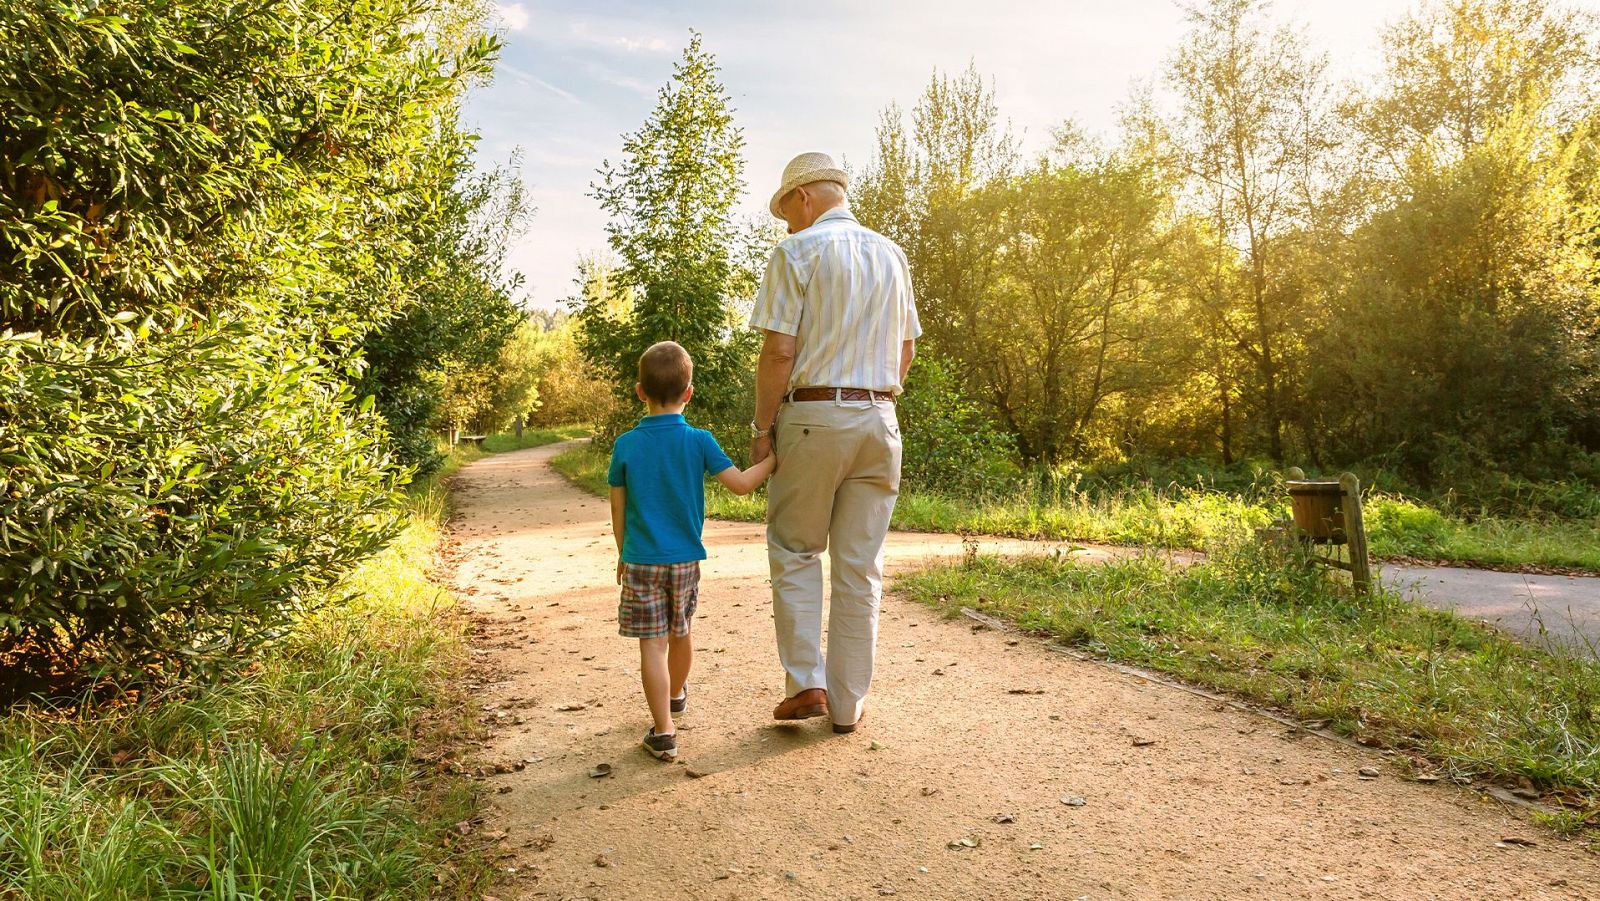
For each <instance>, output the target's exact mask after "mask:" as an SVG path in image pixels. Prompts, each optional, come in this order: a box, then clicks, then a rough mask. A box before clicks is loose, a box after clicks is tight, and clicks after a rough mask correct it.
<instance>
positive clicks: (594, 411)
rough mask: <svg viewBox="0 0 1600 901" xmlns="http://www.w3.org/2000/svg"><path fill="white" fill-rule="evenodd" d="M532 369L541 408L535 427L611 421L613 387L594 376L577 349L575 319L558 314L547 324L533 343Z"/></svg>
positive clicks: (532, 420)
mask: <svg viewBox="0 0 1600 901" xmlns="http://www.w3.org/2000/svg"><path fill="white" fill-rule="evenodd" d="M532 366H533V369H534V371H535V372H536V373H537V375H538V383H537V386H536V388H535V391H536V393H537V395H538V404H537V406H536V407H535V408H534V410H533V416H532V418H531V422H533V423H534V424H535V425H540V426H546V427H549V426H556V425H561V424H563V423H572V422H580V423H586V424H588V425H591V426H595V425H599V424H600V423H603V422H606V421H607V420H608V419H609V418H610V417H611V415H612V411H613V409H614V407H615V404H616V400H615V398H614V396H613V394H612V387H611V385H609V384H607V383H606V382H604V381H602V380H601V379H599V378H598V377H596V376H595V374H594V367H593V366H592V365H591V364H590V363H589V361H588V360H586V359H585V358H584V356H583V353H582V352H581V351H580V350H579V349H578V323H577V321H576V320H575V319H573V318H572V317H570V316H567V315H565V314H558V315H557V316H556V317H554V318H553V319H552V320H551V321H550V322H548V323H546V324H544V326H543V329H542V331H540V332H539V333H538V335H537V336H536V338H535V340H534V346H533V364H532Z"/></svg>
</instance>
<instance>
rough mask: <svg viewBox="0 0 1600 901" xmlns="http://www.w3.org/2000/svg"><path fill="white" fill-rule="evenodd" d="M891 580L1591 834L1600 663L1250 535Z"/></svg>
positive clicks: (1598, 801)
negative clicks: (1514, 792) (1266, 710)
mask: <svg viewBox="0 0 1600 901" xmlns="http://www.w3.org/2000/svg"><path fill="white" fill-rule="evenodd" d="M895 588H896V590H898V591H903V592H905V593H906V594H908V595H909V596H910V597H912V598H914V599H916V600H918V601H921V602H923V603H927V604H930V605H932V606H935V607H937V608H940V609H942V610H945V611H947V612H950V613H954V612H956V611H958V610H959V609H960V608H961V607H972V608H976V609H978V610H982V611H985V612H988V613H992V614H995V615H997V616H1001V617H1004V618H1006V619H1009V620H1011V621H1014V622H1016V623H1017V624H1018V625H1020V626H1022V627H1023V628H1026V629H1031V630H1038V631H1041V632H1045V633H1048V634H1050V635H1053V636H1055V637H1057V638H1058V639H1060V640H1062V641H1064V642H1067V643H1070V644H1073V645H1077V646H1079V647H1083V648H1087V649H1089V650H1090V651H1092V652H1094V653H1096V654H1100V655H1104V656H1105V657H1108V658H1110V659H1113V660H1119V661H1125V662H1129V663H1134V664H1138V665H1140V666H1145V667H1149V668H1152V669H1158V670H1162V671H1165V672H1169V673H1174V674H1176V675H1178V676H1181V677H1182V678H1184V679H1186V680H1188V681H1190V682H1193V683H1197V684H1200V685H1205V686H1209V687H1212V688H1217V689H1222V690H1225V691H1229V692H1234V693H1237V694H1239V695H1243V696H1245V697H1249V698H1252V699H1255V700H1257V701H1261V702H1263V703H1266V704H1270V705H1273V706H1275V707H1279V708H1282V709H1284V710H1287V711H1289V712H1291V713H1293V714H1295V715H1297V716H1300V717H1302V718H1305V719H1317V720H1327V721H1329V724H1330V727H1331V728H1334V729H1336V730H1338V731H1340V732H1342V733H1345V734H1347V735H1351V736H1355V737H1357V738H1358V739H1360V740H1362V741H1363V742H1366V743H1370V744H1376V745H1380V746H1384V747H1389V748H1395V749H1399V750H1402V751H1405V752H1407V753H1408V754H1411V755H1414V756H1415V758H1416V759H1417V761H1418V762H1419V763H1420V764H1421V765H1423V766H1425V767H1428V768H1431V767H1437V768H1439V769H1440V770H1442V771H1445V772H1447V773H1449V774H1452V775H1457V776H1462V777H1470V778H1476V779H1488V780H1495V781H1500V780H1504V781H1511V780H1516V779H1518V778H1526V779H1529V780H1531V781H1532V782H1534V783H1535V784H1536V785H1538V786H1540V787H1542V788H1545V789H1548V790H1549V791H1550V792H1552V793H1553V794H1554V795H1556V796H1558V797H1564V798H1565V799H1566V801H1567V802H1568V803H1569V804H1570V805H1571V807H1572V808H1573V809H1574V810H1575V811H1576V813H1577V814H1578V815H1577V816H1574V817H1572V818H1571V819H1569V821H1568V822H1569V823H1572V824H1578V823H1581V822H1583V820H1584V819H1585V818H1586V817H1588V818H1592V825H1593V826H1594V827H1595V828H1597V829H1600V658H1597V657H1596V656H1594V655H1593V654H1592V653H1582V652H1577V653H1568V652H1565V651H1556V652H1547V651H1544V650H1539V649H1535V648H1530V647H1526V646H1524V645H1522V644H1520V643H1518V642H1516V641H1514V640H1512V639H1510V638H1508V637H1505V636H1503V635H1501V634H1499V633H1498V632H1495V631H1494V630H1492V629H1489V628H1487V627H1483V626H1480V625H1478V624H1475V623H1469V622H1467V621H1465V620H1462V619H1460V618H1458V617H1456V616H1454V615H1452V614H1449V613H1444V612H1439V611H1434V610H1427V609H1423V608H1420V607H1417V606H1414V605H1411V604H1408V603H1406V602H1405V601H1403V600H1402V599H1401V598H1399V597H1398V596H1397V595H1395V594H1392V593H1389V592H1382V591H1380V592H1377V593H1375V594H1372V595H1370V596H1363V595H1355V594H1353V593H1351V592H1350V590H1349V589H1348V587H1347V585H1343V584H1339V583H1337V582H1335V581H1332V580H1330V579H1329V578H1328V575H1327V573H1326V572H1325V571H1324V570H1322V569H1320V568H1316V567H1309V566H1306V565H1304V564H1303V563H1300V562H1298V561H1296V560H1294V559H1293V558H1291V557H1288V556H1285V555H1282V554H1281V553H1279V552H1277V551H1275V550H1273V549H1271V548H1267V547H1262V546H1259V545H1256V544H1254V543H1240V544H1234V545H1230V546H1225V547H1223V548H1220V549H1215V548H1214V549H1212V552H1211V553H1210V554H1209V555H1208V557H1207V559H1206V561H1205V562H1204V563H1201V564H1198V565H1195V566H1192V567H1182V568H1178V567H1171V566H1168V565H1167V564H1166V563H1165V562H1164V561H1163V560H1161V559H1159V558H1156V557H1147V558H1143V559H1132V560H1126V561H1119V562H1113V563H1106V564H1088V563H1079V562H1074V561H1072V560H1071V559H1064V558H1059V557H1037V558H1020V559H1009V560H1007V559H997V558H989V557H978V558H974V559H971V560H968V561H966V562H964V563H956V564H950V565H942V566H936V567H932V568H929V569H926V570H924V571H921V572H918V573H913V574H909V575H906V576H902V577H901V578H900V579H898V580H897V581H896V583H895Z"/></svg>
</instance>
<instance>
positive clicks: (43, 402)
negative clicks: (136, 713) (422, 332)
mask: <svg viewBox="0 0 1600 901" xmlns="http://www.w3.org/2000/svg"><path fill="white" fill-rule="evenodd" d="M467 6H470V4H468V5H465V6H464V5H463V4H460V3H455V2H451V0H421V2H418V0H373V2H369V3H362V4H357V5H355V6H352V5H351V4H348V3H343V2H333V0H296V2H287V0H265V2H260V3H255V4H251V5H249V6H248V7H245V6H240V5H237V4H226V3H210V2H203V0H192V2H191V0H184V2H169V3H160V4H117V5H115V8H114V9H110V8H107V6H106V5H104V4H95V3H87V2H62V3H35V2H24V3H11V4H5V5H3V6H0V123H3V124H0V384H3V385H4V388H3V389H0V459H3V460H4V461H5V465H4V467H0V660H3V661H4V663H5V665H7V666H8V667H9V668H10V672H12V673H13V674H14V676H15V677H14V678H12V679H10V680H8V684H7V688H8V689H10V690H13V691H24V692H25V691H28V690H30V689H33V688H38V689H41V690H56V689H61V688H63V687H68V688H75V687H76V686H62V685H61V684H60V683H59V682H58V681H52V680H59V679H61V678H62V677H63V676H64V675H65V676H68V677H71V676H82V677H87V678H92V677H95V676H108V677H117V678H123V679H128V680H135V679H153V678H158V677H164V678H171V677H176V676H192V675H200V674H204V673H215V672H217V671H218V670H220V669H226V668H232V667H236V666H238V665H239V664H240V663H241V662H242V659H243V658H245V657H247V655H248V654H249V652H250V651H251V650H252V649H254V648H255V647H257V646H258V645H259V643H260V642H262V641H264V640H266V639H268V638H270V637H271V636H272V635H274V634H276V633H278V632H280V631H281V630H282V629H284V628H287V627H288V626H289V625H290V624H292V623H293V622H294V620H295V617H296V616H297V615H298V614H299V613H301V612H303V611H304V610H305V609H306V608H307V607H309V606H310V605H312V604H314V603H316V602H318V599H319V598H323V597H326V596H327V592H328V589H330V588H331V586H333V585H334V584H336V583H337V581H338V579H339V578H340V577H341V576H342V575H343V574H344V573H345V572H346V571H347V570H348V569H349V568H350V567H351V566H352V565H354V564H355V563H356V562H357V561H359V560H360V559H362V558H363V557H365V556H366V555H368V554H370V553H372V552H373V551H374V550H376V549H377V548H378V547H381V546H382V544H383V543H384V541H385V540H387V538H388V537H389V536H391V535H392V534H394V530H395V528H396V523H395V519H394V516H393V513H394V510H395V507H396V500H397V498H396V496H395V493H394V489H395V486H396V483H397V476H398V473H397V471H396V469H395V468H394V467H393V466H392V465H391V463H390V460H389V458H388V450H387V448H386V447H385V442H384V430H383V424H382V420H381V419H380V418H379V417H378V416H377V414H376V413H375V412H374V411H373V410H372V409H371V401H370V400H368V401H363V400H362V399H361V398H359V397H357V396H356V395H355V394H354V392H353V391H351V389H350V386H349V380H350V379H351V378H353V377H354V376H355V375H356V374H357V373H358V372H359V370H360V368H361V366H362V361H361V357H360V354H359V349H358V348H359V345H360V342H361V340H362V339H363V337H364V336H366V335H367V334H370V333H371V332H373V331H374V330H376V329H378V328H379V327H380V326H381V325H382V324H383V323H384V322H385V321H386V320H387V319H389V318H390V317H392V316H394V315H396V314H398V313H399V312H401V311H403V310H404V309H405V307H406V306H407V305H409V304H410V303H412V302H413V299H414V297H415V295H416V291H417V289H418V286H417V285H416V284H415V283H413V282H412V281H411V279H412V278H413V277H414V275H415V272H416V270H415V268H414V267H413V265H412V263H413V261H414V259H415V253H416V248H415V245H414V243H413V240H412V238H413V236H414V235H416V234H417V233H419V232H426V231H429V230H430V229H432V228H433V226H431V225H429V224H428V223H429V222H430V220H437V219H438V218H440V217H448V216H450V215H451V214H452V213H451V211H450V210H449V209H448V208H446V207H442V206H441V204H440V202H439V198H440V197H441V196H442V195H443V194H444V193H445V192H446V190H447V189H448V187H449V185H450V184H451V183H452V177H453V174H454V172H455V171H456V170H455V169H454V168H453V167H452V161H454V160H457V159H459V157H460V155H461V152H462V147H463V144H464V142H465V140H466V137H465V136H464V135H463V134H462V133H461V132H460V131H459V130H458V129H456V128H455V127H454V122H455V120H456V114H457V105H458V102H459V98H460V95H461V92H462V90H463V89H464V88H465V86H466V85H467V84H468V83H469V82H470V81H471V80H472V79H474V78H476V77H479V76H481V75H482V74H483V73H484V72H485V71H486V70H487V68H488V66H489V65H490V62H491V60H492V57H493V55H494V52H495V49H496V44H495V42H494V41H493V39H492V38H490V37H488V36H486V35H484V34H483V33H482V32H481V30H480V29H479V28H477V27H466V26H464V25H463V26H462V27H460V28H455V30H453V31H452V32H451V33H449V34H444V33H441V32H437V31H435V30H433V25H434V23H436V22H452V23H456V25H462V23H467V22H470V21H472V12H473V10H472V9H469V8H467ZM452 27H454V26H452ZM24 673H33V674H35V675H38V676H40V677H41V678H42V679H43V680H45V681H44V682H42V683H35V684H29V683H27V682H26V680H25V679H24V678H23V675H22V674H24Z"/></svg>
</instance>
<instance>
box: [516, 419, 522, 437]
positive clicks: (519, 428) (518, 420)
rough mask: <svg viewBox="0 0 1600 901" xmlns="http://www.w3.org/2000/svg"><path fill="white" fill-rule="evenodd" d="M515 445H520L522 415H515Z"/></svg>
mask: <svg viewBox="0 0 1600 901" xmlns="http://www.w3.org/2000/svg"><path fill="white" fill-rule="evenodd" d="M517 443H518V444H521V443H522V414H521V413H518V414H517Z"/></svg>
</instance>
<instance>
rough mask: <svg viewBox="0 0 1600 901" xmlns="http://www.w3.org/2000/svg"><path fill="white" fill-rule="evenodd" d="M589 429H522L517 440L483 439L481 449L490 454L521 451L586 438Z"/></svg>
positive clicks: (513, 437) (512, 436)
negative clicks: (520, 436)
mask: <svg viewBox="0 0 1600 901" xmlns="http://www.w3.org/2000/svg"><path fill="white" fill-rule="evenodd" d="M588 436H589V427H588V426H587V425H564V426H556V427H555V428H536V429H524V430H523V432H522V438H521V439H520V440H519V439H518V438H517V436H516V435H515V434H502V435H490V436H488V437H487V438H485V439H483V449H484V450H486V451H488V452H489V453H491V454H503V453H505V452H506V451H514V450H522V449H523V448H528V447H543V446H544V445H546V444H554V443H555V442H557V441H573V440H576V439H578V438H587V437H588Z"/></svg>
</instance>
